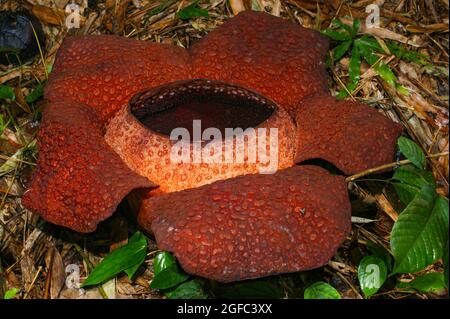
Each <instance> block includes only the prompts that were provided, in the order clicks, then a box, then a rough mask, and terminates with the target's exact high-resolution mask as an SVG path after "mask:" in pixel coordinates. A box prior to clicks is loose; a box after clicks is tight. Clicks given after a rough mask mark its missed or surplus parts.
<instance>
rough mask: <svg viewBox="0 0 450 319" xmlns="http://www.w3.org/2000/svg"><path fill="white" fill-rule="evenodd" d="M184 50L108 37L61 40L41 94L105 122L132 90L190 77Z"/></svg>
mask: <svg viewBox="0 0 450 319" xmlns="http://www.w3.org/2000/svg"><path fill="white" fill-rule="evenodd" d="M188 57H189V55H188V53H187V51H186V50H185V49H183V48H181V47H177V46H171V45H166V44H161V43H151V42H145V41H136V40H131V39H127V38H124V37H117V36H111V35H101V36H83V37H68V38H66V39H65V40H64V42H63V44H62V45H61V48H60V49H59V50H58V55H57V58H56V61H55V65H54V70H53V72H52V73H51V76H50V79H49V82H48V85H47V87H46V90H45V98H46V99H48V100H50V101H62V100H72V101H76V102H80V103H83V104H86V105H89V106H91V107H93V108H94V109H95V110H96V112H97V114H98V115H99V116H100V118H101V119H102V120H104V121H105V120H108V119H109V118H110V117H111V116H113V115H114V114H115V113H116V112H117V110H118V109H120V107H122V106H123V105H125V104H126V103H127V102H128V100H129V99H130V98H131V97H132V96H133V95H134V94H136V93H137V92H138V91H140V90H142V89H144V88H151V87H155V86H158V85H161V84H164V83H168V82H172V81H176V80H184V79H187V78H188V77H189V75H190V66H189V64H188Z"/></svg>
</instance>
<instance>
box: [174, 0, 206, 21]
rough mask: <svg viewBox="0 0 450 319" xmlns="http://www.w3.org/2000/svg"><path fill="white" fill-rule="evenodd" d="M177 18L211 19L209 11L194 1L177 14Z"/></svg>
mask: <svg viewBox="0 0 450 319" xmlns="http://www.w3.org/2000/svg"><path fill="white" fill-rule="evenodd" d="M177 17H178V18H180V19H181V20H189V19H195V18H198V17H209V13H208V10H206V9H202V8H200V7H199V6H198V1H194V2H193V3H192V4H190V5H189V6H187V7H186V8H184V9H182V10H180V11H178V12H177Z"/></svg>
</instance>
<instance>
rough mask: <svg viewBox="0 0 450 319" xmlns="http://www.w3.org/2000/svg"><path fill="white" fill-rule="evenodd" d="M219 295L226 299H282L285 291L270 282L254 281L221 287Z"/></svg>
mask: <svg viewBox="0 0 450 319" xmlns="http://www.w3.org/2000/svg"><path fill="white" fill-rule="evenodd" d="M217 294H218V295H219V297H220V298H226V299H248V298H250V299H280V298H282V297H283V289H281V287H280V286H279V285H276V284H274V283H271V282H269V281H265V280H252V281H246V282H240V283H235V284H229V285H226V286H223V287H220V288H219V289H218V293H217Z"/></svg>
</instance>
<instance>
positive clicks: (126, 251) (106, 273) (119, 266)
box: [82, 232, 147, 287]
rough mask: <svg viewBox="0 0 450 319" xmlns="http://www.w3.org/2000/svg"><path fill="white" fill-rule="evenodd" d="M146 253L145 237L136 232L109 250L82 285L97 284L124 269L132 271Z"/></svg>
mask: <svg viewBox="0 0 450 319" xmlns="http://www.w3.org/2000/svg"><path fill="white" fill-rule="evenodd" d="M146 253H147V239H146V238H145V236H144V235H143V234H142V233H140V232H136V233H135V234H134V235H133V236H132V237H131V238H130V240H129V242H128V244H126V245H125V246H122V247H120V248H118V249H116V250H114V251H113V252H111V253H110V254H109V255H108V256H106V257H105V258H104V259H103V260H102V261H101V262H100V263H99V264H98V265H97V266H96V267H95V268H94V270H93V271H92V272H91V274H90V275H89V277H88V278H87V279H86V280H85V281H84V282H83V284H82V287H86V286H92V285H98V284H100V283H102V282H105V281H107V280H109V279H111V278H113V277H114V276H116V275H117V274H119V273H120V272H122V271H125V270H128V273H132V269H133V268H135V267H136V265H137V264H139V265H140V264H141V263H142V262H143V258H142V256H143V255H144V259H145V255H146ZM130 269H131V270H130ZM132 274H134V273H132Z"/></svg>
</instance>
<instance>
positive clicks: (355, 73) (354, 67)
mask: <svg viewBox="0 0 450 319" xmlns="http://www.w3.org/2000/svg"><path fill="white" fill-rule="evenodd" d="M360 67H361V56H360V54H359V50H358V47H357V46H355V45H354V46H353V48H352V56H351V57H350V64H349V67H348V84H347V90H342V91H341V92H339V94H338V96H337V98H338V99H342V98H344V97H346V96H347V95H348V93H347V91H348V92H350V93H351V92H353V91H354V90H355V89H356V87H357V86H358V82H359V79H360Z"/></svg>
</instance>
